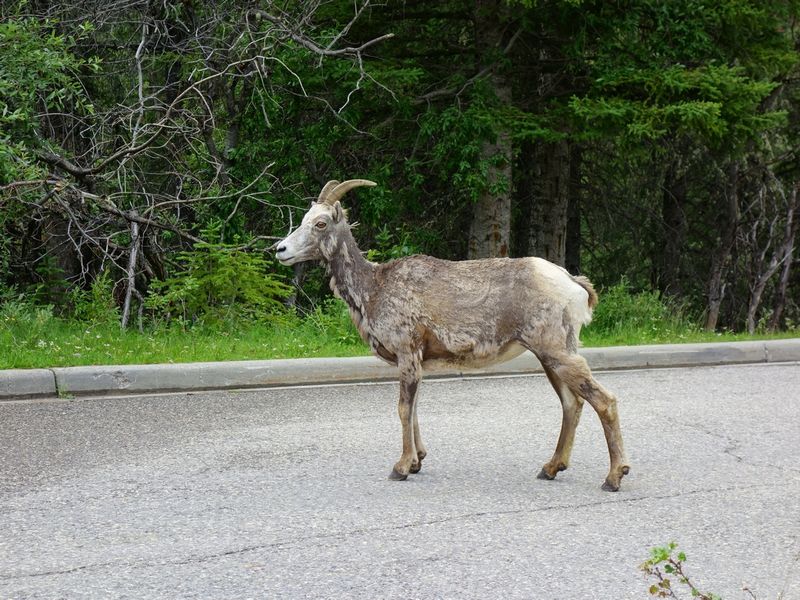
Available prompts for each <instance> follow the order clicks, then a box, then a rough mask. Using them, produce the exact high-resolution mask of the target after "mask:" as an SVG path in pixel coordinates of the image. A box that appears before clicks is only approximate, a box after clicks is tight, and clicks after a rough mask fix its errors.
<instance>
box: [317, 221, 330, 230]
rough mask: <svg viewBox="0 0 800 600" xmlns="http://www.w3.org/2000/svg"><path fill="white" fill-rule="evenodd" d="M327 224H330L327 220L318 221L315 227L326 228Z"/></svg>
mask: <svg viewBox="0 0 800 600" xmlns="http://www.w3.org/2000/svg"><path fill="white" fill-rule="evenodd" d="M327 226H328V224H327V223H326V222H325V221H317V222H316V223H314V227H316V228H317V229H325V228H326V227H327Z"/></svg>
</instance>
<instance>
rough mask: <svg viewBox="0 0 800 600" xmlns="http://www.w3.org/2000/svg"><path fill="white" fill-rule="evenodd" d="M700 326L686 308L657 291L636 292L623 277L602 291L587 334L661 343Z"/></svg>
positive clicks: (589, 335) (614, 339) (606, 337)
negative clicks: (688, 314)
mask: <svg viewBox="0 0 800 600" xmlns="http://www.w3.org/2000/svg"><path fill="white" fill-rule="evenodd" d="M697 329H698V327H697V325H696V323H694V322H693V321H692V320H691V319H690V318H689V317H688V316H687V315H686V312H685V309H684V308H683V307H681V306H679V305H677V304H676V303H674V302H672V301H670V300H668V299H666V298H664V297H663V296H661V294H660V293H659V292H656V291H643V292H637V293H634V292H632V291H631V290H630V288H629V286H628V282H627V281H626V280H624V279H623V280H622V281H621V282H620V283H618V284H617V285H615V286H613V287H611V288H608V289H606V290H604V291H603V292H602V293H601V294H600V303H599V304H598V305H597V308H596V309H595V311H594V315H593V317H592V323H591V325H590V326H589V327H588V328H587V330H586V333H587V337H590V338H604V339H607V340H608V341H611V342H639V341H653V342H657V341H663V340H666V339H680V338H681V336H682V335H684V334H687V333H690V332H693V331H696V330H697Z"/></svg>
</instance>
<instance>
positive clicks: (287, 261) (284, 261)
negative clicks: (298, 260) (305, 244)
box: [278, 256, 295, 267]
mask: <svg viewBox="0 0 800 600" xmlns="http://www.w3.org/2000/svg"><path fill="white" fill-rule="evenodd" d="M278 262H279V263H281V264H282V265H285V266H287V267H290V266H291V265H293V264H294V262H295V261H294V257H293V256H292V257H290V258H279V259H278Z"/></svg>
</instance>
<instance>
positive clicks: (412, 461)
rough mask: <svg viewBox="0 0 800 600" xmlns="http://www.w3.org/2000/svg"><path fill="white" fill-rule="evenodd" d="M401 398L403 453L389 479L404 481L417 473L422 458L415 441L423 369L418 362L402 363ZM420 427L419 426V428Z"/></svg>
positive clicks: (398, 411) (400, 413)
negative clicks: (415, 420) (416, 415)
mask: <svg viewBox="0 0 800 600" xmlns="http://www.w3.org/2000/svg"><path fill="white" fill-rule="evenodd" d="M399 366H400V400H399V402H398V404H397V413H398V415H399V416H400V425H401V426H402V429H403V453H402V454H401V455H400V460H399V461H397V463H396V464H395V465H394V468H393V469H392V472H391V474H390V475H389V479H393V480H395V481H403V480H404V479H406V478H408V474H409V473H417V472H418V471H419V469H420V458H419V455H418V454H417V448H416V445H415V443H414V438H415V437H416V436H415V435H414V430H415V427H414V413H415V409H414V405H415V403H416V399H417V388H418V387H419V382H420V379H421V373H422V369H421V367H420V365H418V364H413V363H412V364H406V365H403V364H400V365H399ZM417 429H418V428H417Z"/></svg>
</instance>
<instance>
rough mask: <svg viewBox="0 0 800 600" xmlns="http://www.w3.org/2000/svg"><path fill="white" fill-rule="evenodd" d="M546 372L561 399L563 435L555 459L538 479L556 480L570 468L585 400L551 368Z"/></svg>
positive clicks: (557, 446) (545, 368)
mask: <svg viewBox="0 0 800 600" xmlns="http://www.w3.org/2000/svg"><path fill="white" fill-rule="evenodd" d="M544 372H545V374H546V375H547V378H548V379H549V380H550V384H551V385H552V386H553V389H554V390H555V391H556V394H558V397H559V398H560V399H561V410H562V418H561V433H560V434H559V436H558V443H557V444H556V450H555V452H554V453H553V458H551V459H550V461H549V462H547V463H545V465H544V466H543V467H542V470H541V471H540V472H539V475H537V477H538V478H539V479H555V477H556V475H557V474H558V473H559V472H561V471H564V470H565V469H566V468H567V467H569V458H570V455H571V454H572V444H573V442H574V441H575V428H576V427H577V426H578V422H579V421H580V418H581V411H582V410H583V398H581V397H579V396H576V395H575V394H573V393H572V392H571V391H570V389H569V387H567V386H566V385H565V384H564V382H563V381H561V380H560V379H559V378H558V376H557V375H556V374H555V371H554V370H553V369H552V368H551V367H544Z"/></svg>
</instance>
